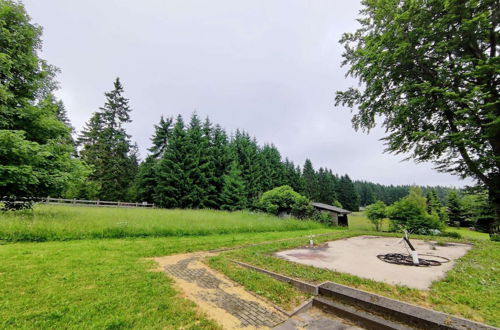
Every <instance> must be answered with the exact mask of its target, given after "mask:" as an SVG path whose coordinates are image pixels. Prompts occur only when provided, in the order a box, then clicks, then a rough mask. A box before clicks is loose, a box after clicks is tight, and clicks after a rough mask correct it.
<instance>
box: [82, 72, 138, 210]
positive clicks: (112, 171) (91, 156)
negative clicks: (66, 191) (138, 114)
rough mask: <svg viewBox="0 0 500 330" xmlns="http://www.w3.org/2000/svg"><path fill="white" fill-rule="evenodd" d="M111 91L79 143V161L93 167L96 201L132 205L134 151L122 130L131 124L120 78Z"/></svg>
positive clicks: (135, 158) (135, 168)
mask: <svg viewBox="0 0 500 330" xmlns="http://www.w3.org/2000/svg"><path fill="white" fill-rule="evenodd" d="M113 87H114V88H113V90H112V91H110V92H106V93H105V94H104V95H105V96H106V102H105V104H104V106H103V107H101V108H100V109H99V112H95V113H94V114H93V115H92V117H91V118H90V120H89V121H88V122H87V125H86V127H85V128H84V130H83V131H82V133H81V135H80V137H79V139H78V143H79V144H80V145H81V147H82V150H81V152H80V157H81V158H82V160H83V161H85V163H87V164H89V165H90V166H91V167H92V174H91V175H90V178H89V179H90V181H91V182H93V183H94V184H93V186H94V187H99V192H98V197H99V199H102V200H110V201H131V200H134V199H135V196H130V190H131V188H132V186H133V184H134V180H135V177H136V175H137V167H138V160H137V147H136V146H134V145H132V144H131V142H130V136H129V135H128V134H127V133H126V131H125V128H124V124H126V123H129V122H130V114H129V113H130V112H131V109H130V107H129V105H128V102H129V101H128V99H126V98H125V97H124V96H123V95H122V94H123V92H124V90H123V86H122V84H121V82H120V79H119V78H116V80H115V81H114V83H113Z"/></svg>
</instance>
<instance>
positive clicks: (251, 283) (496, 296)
mask: <svg viewBox="0 0 500 330" xmlns="http://www.w3.org/2000/svg"><path fill="white" fill-rule="evenodd" d="M360 234H373V232H364V233H363V232H359V231H339V232H336V233H333V234H332V235H330V236H328V237H317V238H316V241H317V242H322V241H327V240H332V239H339V238H346V237H351V236H357V235H360ZM378 234H379V235H383V236H397V235H398V234H388V233H378ZM414 238H420V239H427V238H426V237H423V236H414ZM431 239H435V237H432V238H431ZM440 240H443V239H442V238H440ZM446 241H459V242H466V241H465V240H452V239H446ZM305 244H306V242H305V240H304V239H298V240H292V241H284V242H276V243H272V244H267V245H261V246H254V247H246V248H243V249H238V250H232V251H228V252H224V253H222V254H221V255H219V256H217V257H215V258H212V259H211V260H209V263H210V264H212V265H213V266H214V267H216V268H217V269H218V270H220V271H222V272H224V273H225V274H226V275H227V276H229V277H231V278H232V279H233V280H235V281H237V282H239V283H241V284H242V285H245V286H246V287H247V288H248V289H249V290H252V291H255V292H259V291H264V292H266V293H265V295H266V296H267V297H268V298H269V299H270V300H272V301H274V302H275V303H278V304H280V303H283V304H284V305H285V304H286V303H287V302H288V301H292V300H293V297H292V296H291V295H293V292H291V291H289V290H288V291H285V290H281V291H280V290H276V289H274V288H271V289H269V288H268V286H270V284H268V281H269V280H270V278H269V277H268V279H267V281H266V280H262V279H258V278H256V279H251V276H250V275H249V276H247V277H245V275H244V274H243V273H244V272H245V269H243V268H241V267H240V270H239V273H237V276H235V275H234V273H235V272H234V270H230V271H227V270H226V269H225V267H224V266H219V265H224V263H225V262H226V263H227V262H230V261H231V260H238V261H243V262H246V263H250V264H252V265H255V266H258V267H261V268H265V269H268V270H270V271H274V272H278V273H280V274H284V275H288V276H291V277H294V278H297V279H301V280H304V281H308V282H314V283H321V282H324V281H333V282H336V283H339V284H344V285H348V286H351V287H355V288H359V289H362V290H365V291H370V292H373V293H377V294H381V295H384V296H387V297H390V298H394V299H399V300H403V301H407V302H410V303H414V304H418V305H421V306H424V307H428V308H432V309H435V310H439V311H443V312H446V313H450V314H455V315H458V316H462V317H465V318H468V319H472V320H476V321H479V322H486V323H489V324H492V325H495V326H499V325H500V314H499V313H498V306H499V305H500V291H499V290H498V288H499V287H500V243H497V242H491V241H486V240H476V241H473V244H474V247H473V249H472V250H471V251H470V252H469V253H467V255H465V256H464V257H462V258H460V259H459V260H458V261H457V262H456V265H455V267H454V268H453V269H452V270H451V271H449V272H448V273H447V275H446V277H445V278H444V279H443V280H441V281H437V282H434V283H433V285H432V287H431V289H430V290H428V291H421V290H417V289H411V288H408V287H406V286H395V285H389V284H385V283H381V282H376V281H372V280H368V279H362V278H359V277H357V276H353V275H349V274H345V273H338V272H334V271H330V270H326V269H320V268H315V267H311V266H306V265H302V264H298V263H293V262H288V261H286V260H283V259H279V258H275V257H273V256H272V255H271V254H272V253H273V252H276V251H279V250H283V249H287V248H292V247H296V246H300V245H305ZM233 267H234V266H233ZM249 272H250V271H249ZM282 296H283V297H286V299H285V300H284V301H283V302H282V300H283V299H282V298H281V297H282Z"/></svg>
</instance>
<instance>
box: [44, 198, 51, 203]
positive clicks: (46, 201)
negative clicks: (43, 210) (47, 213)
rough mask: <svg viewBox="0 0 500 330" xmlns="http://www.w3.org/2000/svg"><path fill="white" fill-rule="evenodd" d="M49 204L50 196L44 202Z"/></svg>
mask: <svg viewBox="0 0 500 330" xmlns="http://www.w3.org/2000/svg"><path fill="white" fill-rule="evenodd" d="M49 202H50V196H47V199H46V200H45V204H49Z"/></svg>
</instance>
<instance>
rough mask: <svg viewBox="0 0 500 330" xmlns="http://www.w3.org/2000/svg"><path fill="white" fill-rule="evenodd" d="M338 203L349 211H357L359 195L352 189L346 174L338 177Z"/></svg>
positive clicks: (352, 185)
mask: <svg viewBox="0 0 500 330" xmlns="http://www.w3.org/2000/svg"><path fill="white" fill-rule="evenodd" d="M337 196H338V201H339V202H340V203H341V204H342V206H343V207H344V208H345V209H347V210H349V211H358V210H359V195H358V193H357V192H356V189H355V188H354V184H353V183H352V181H351V178H349V176H348V175H347V174H346V175H344V176H342V177H340V180H339V184H338V190H337Z"/></svg>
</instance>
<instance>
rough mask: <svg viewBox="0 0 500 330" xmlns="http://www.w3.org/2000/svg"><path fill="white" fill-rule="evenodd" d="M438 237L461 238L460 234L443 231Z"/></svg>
mask: <svg viewBox="0 0 500 330" xmlns="http://www.w3.org/2000/svg"><path fill="white" fill-rule="evenodd" d="M439 236H443V237H451V238H462V235H460V233H457V232H456V231H443V232H441V234H439Z"/></svg>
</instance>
